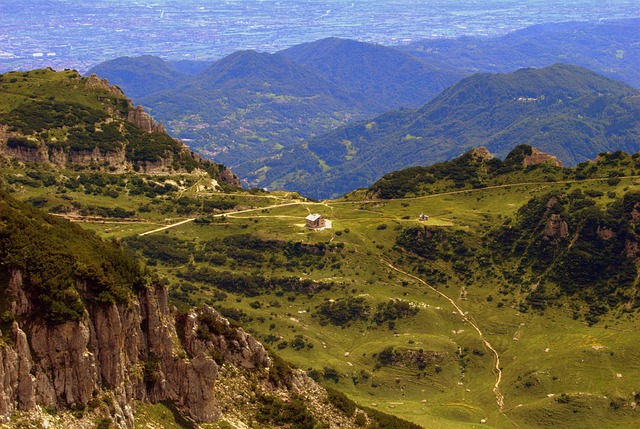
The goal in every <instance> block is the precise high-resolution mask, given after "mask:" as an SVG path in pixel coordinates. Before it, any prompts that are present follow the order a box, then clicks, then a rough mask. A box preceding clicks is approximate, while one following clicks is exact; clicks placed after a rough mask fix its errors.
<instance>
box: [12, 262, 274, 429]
mask: <svg viewBox="0 0 640 429" xmlns="http://www.w3.org/2000/svg"><path fill="white" fill-rule="evenodd" d="M23 286H24V285H23V280H22V274H21V272H20V271H14V272H13V273H12V274H11V277H10V280H9V287H8V291H9V294H10V296H11V299H12V300H13V305H12V310H11V311H12V315H13V317H14V322H13V324H12V326H11V333H10V334H9V333H3V334H4V338H7V337H8V338H9V339H10V341H9V344H4V345H3V346H2V347H0V418H1V419H2V420H3V421H5V422H6V421H7V420H8V419H9V418H10V416H11V414H12V413H13V412H14V411H17V410H21V411H28V410H31V409H33V408H34V407H35V406H36V405H40V406H48V407H53V408H56V409H68V408H70V407H86V406H87V405H88V404H89V403H90V402H91V400H92V399H93V398H94V397H95V396H96V393H97V392H101V391H103V390H104V388H105V387H107V388H108V391H109V392H110V394H111V395H112V396H113V400H114V404H115V408H114V413H113V417H114V419H115V422H116V423H117V425H118V426H119V427H122V428H124V427H131V426H132V425H133V412H134V409H135V401H136V400H141V401H151V402H157V401H165V400H167V401H171V402H173V403H175V404H176V405H177V406H178V407H179V408H180V409H181V410H182V411H184V412H185V414H186V415H188V416H189V417H191V418H192V419H193V420H195V421H212V420H216V419H217V418H219V416H220V410H219V407H218V405H217V401H216V397H215V389H214V386H215V381H216V377H217V374H218V370H219V365H218V363H216V362H215V360H214V359H213V358H212V357H211V356H212V355H214V354H216V353H218V352H219V351H222V353H223V355H224V358H225V361H226V362H229V363H231V364H233V365H237V366H239V367H241V368H245V369H252V370H256V371H260V370H262V371H267V370H268V367H269V365H270V363H271V362H270V359H269V357H268V356H267V352H266V350H265V349H264V347H263V346H262V345H261V344H260V343H259V342H257V341H256V340H255V339H253V337H251V336H250V335H248V334H246V333H245V332H244V331H242V330H241V329H236V328H231V327H229V325H228V322H227V321H226V319H224V318H223V317H222V316H220V315H219V314H218V313H216V312H215V310H213V309H212V308H209V307H203V308H202V309H199V310H192V311H191V312H190V313H189V314H188V317H187V320H188V322H187V324H186V326H185V335H184V343H180V342H179V341H178V340H177V339H178V335H177V333H176V327H175V323H174V318H173V314H172V312H171V311H170V309H169V305H168V302H167V291H166V289H165V288H162V287H153V288H148V289H146V290H144V291H143V292H140V294H139V295H138V296H137V297H136V299H132V300H131V301H130V302H129V303H127V304H121V305H116V304H110V305H93V306H91V307H89V308H88V310H87V311H85V314H84V315H83V317H82V319H81V320H79V321H78V322H73V321H69V322H65V323H61V324H55V325H51V324H47V323H46V322H44V321H41V320H39V319H38V318H37V317H33V315H34V309H33V308H32V306H31V304H30V302H29V299H28V297H27V295H26V293H25V292H24V289H23ZM79 286H80V288H81V285H79ZM201 314H208V315H209V316H210V317H213V318H215V320H217V321H219V323H220V324H223V325H225V324H226V326H228V327H229V332H233V333H234V334H233V335H234V341H233V343H232V344H231V343H229V340H228V339H225V338H224V337H223V336H218V335H213V336H212V337H211V338H210V339H209V340H207V341H205V340H203V339H201V338H198V336H197V334H196V331H197V328H198V320H199V316H200V315H201ZM214 349H216V350H217V351H216V352H215V353H214V351H213V350H214Z"/></svg>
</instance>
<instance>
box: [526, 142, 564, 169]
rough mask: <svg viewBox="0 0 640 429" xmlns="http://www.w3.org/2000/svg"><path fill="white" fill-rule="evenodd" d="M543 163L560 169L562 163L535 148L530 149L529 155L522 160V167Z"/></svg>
mask: <svg viewBox="0 0 640 429" xmlns="http://www.w3.org/2000/svg"><path fill="white" fill-rule="evenodd" d="M543 163H548V164H552V165H555V166H556V167H562V162H560V160H558V158H556V157H555V156H553V155H549V154H546V153H544V152H541V151H539V150H538V149H536V148H535V147H532V148H531V155H527V156H525V157H524V160H523V161H522V165H523V166H524V167H528V166H530V165H538V164H543Z"/></svg>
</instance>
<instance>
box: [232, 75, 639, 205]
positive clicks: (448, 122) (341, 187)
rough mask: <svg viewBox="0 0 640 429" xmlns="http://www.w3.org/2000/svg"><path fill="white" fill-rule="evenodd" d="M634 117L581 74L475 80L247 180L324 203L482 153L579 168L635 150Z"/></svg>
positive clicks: (599, 82)
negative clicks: (540, 156) (533, 155)
mask: <svg viewBox="0 0 640 429" xmlns="http://www.w3.org/2000/svg"><path fill="white" fill-rule="evenodd" d="M638 118H640V98H639V97H638V91H637V90H635V89H634V88H632V87H630V86H628V85H626V84H623V83H621V82H618V81H613V80H610V79H608V78H605V77H603V76H600V75H597V74H595V73H593V72H591V71H589V70H587V69H584V68H581V67H576V66H568V65H563V64H556V65H554V66H550V67H546V68H543V69H523V70H520V71H518V72H515V73H510V74H495V75H491V74H477V75H473V76H471V77H469V78H466V79H463V80H462V81H461V82H459V83H458V84H456V85H454V86H452V87H450V88H449V89H447V90H445V91H443V92H442V93H441V94H440V95H439V96H438V97H436V98H435V99H434V100H433V101H431V102H429V103H427V104H426V105H424V106H423V107H421V108H420V109H417V110H408V109H405V110H396V111H390V112H388V113H385V114H383V115H381V116H378V117H376V118H374V119H371V120H368V121H363V122H359V123H355V124H353V125H349V126H345V127H342V128H340V129H337V130H336V131H333V132H331V133H328V134H325V135H323V136H320V137H318V138H314V139H309V140H308V141H307V142H306V143H305V144H304V145H301V146H298V147H295V148H292V149H289V150H283V151H281V153H280V154H278V155H277V156H274V157H273V158H272V159H270V160H268V161H266V162H264V163H261V164H260V165H255V168H256V169H255V170H254V172H253V173H252V174H251V175H249V177H250V178H251V181H252V183H255V184H256V185H257V186H260V187H264V186H266V187H272V188H276V189H278V188H284V189H295V190H298V191H300V192H301V193H302V194H305V195H308V196H311V197H314V198H328V197H335V196H338V195H341V194H343V193H345V192H348V191H351V190H353V189H355V188H357V187H363V186H367V185H369V184H371V183H372V182H374V181H375V180H377V179H378V178H380V177H381V176H382V175H383V174H385V173H388V172H391V171H394V170H398V169H401V168H406V167H409V166H414V165H426V164H430V163H433V162H436V161H442V160H445V159H452V158H454V157H455V156H457V155H459V154H460V153H461V152H464V151H466V150H468V149H469V148H472V147H478V146H485V147H486V148H487V149H489V150H490V151H492V152H494V153H496V154H497V155H498V156H504V155H506V154H507V153H508V152H509V151H510V150H511V149H512V148H513V147H515V146H517V145H519V144H530V145H532V146H535V147H537V148H539V149H540V150H542V151H543V152H546V153H549V154H551V155H554V156H556V157H557V158H558V159H559V160H560V161H562V162H563V163H565V164H567V165H573V164H576V163H578V162H582V161H585V160H588V159H593V158H595V156H596V155H597V154H598V153H601V152H605V151H615V150H619V149H620V150H624V151H628V152H635V151H637V150H639V149H640V133H639V132H638ZM264 165H266V167H267V168H265V167H264ZM243 174H244V175H245V176H246V175H247V173H244V171H243Z"/></svg>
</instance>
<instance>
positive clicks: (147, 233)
mask: <svg viewBox="0 0 640 429" xmlns="http://www.w3.org/2000/svg"><path fill="white" fill-rule="evenodd" d="M298 204H312V203H306V202H301V201H296V202H293V203H283V204H274V205H271V206H266V207H255V208H252V209H245V210H237V211H235V212H226V213H218V214H215V215H213V217H222V216H233V215H237V214H240V213H250V212H257V211H261V210H267V209H276V208H278V207H286V206H295V205H298ZM194 220H196V218H190V219H185V220H182V221H180V222H176V223H173V224H171V225H167V226H163V227H162V228H158V229H154V230H151V231H147V232H143V233H141V234H139V235H140V236H141V237H142V236H145V235H149V234H154V233H156V232H161V231H165V230H167V229H170V228H174V227H176V226H180V225H184V224H185V223H189V222H193V221H194Z"/></svg>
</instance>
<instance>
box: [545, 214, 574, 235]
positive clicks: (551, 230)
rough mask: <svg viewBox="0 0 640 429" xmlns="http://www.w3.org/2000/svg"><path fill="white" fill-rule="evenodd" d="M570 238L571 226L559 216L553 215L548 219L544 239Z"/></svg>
mask: <svg viewBox="0 0 640 429" xmlns="http://www.w3.org/2000/svg"><path fill="white" fill-rule="evenodd" d="M568 236H569V225H568V224H567V222H566V221H565V220H564V219H562V217H561V216H560V215H559V214H555V213H554V214H551V215H550V216H549V219H547V225H546V227H545V229H544V237H545V238H546V239H551V238H567V237H568Z"/></svg>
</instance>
